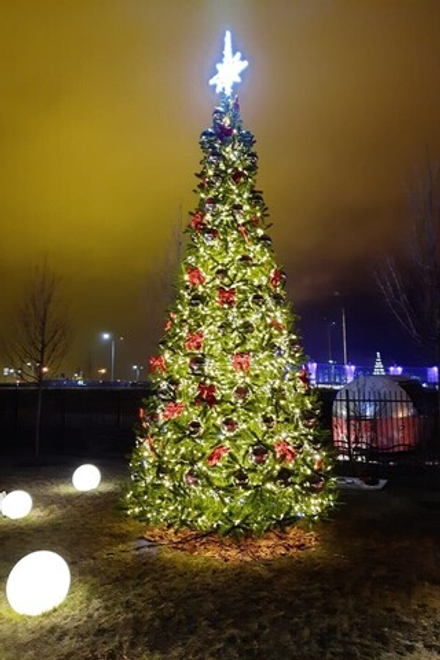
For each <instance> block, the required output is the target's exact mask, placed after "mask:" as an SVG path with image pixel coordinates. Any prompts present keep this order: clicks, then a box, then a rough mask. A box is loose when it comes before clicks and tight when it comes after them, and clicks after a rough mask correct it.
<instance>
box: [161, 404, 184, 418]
mask: <svg viewBox="0 0 440 660" xmlns="http://www.w3.org/2000/svg"><path fill="white" fill-rule="evenodd" d="M184 408H185V404H184V403H174V402H173V401H171V402H170V403H168V404H167V405H166V406H165V408H164V411H163V414H162V417H163V418H164V419H176V417H180V415H181V414H182V413H183V411H184Z"/></svg>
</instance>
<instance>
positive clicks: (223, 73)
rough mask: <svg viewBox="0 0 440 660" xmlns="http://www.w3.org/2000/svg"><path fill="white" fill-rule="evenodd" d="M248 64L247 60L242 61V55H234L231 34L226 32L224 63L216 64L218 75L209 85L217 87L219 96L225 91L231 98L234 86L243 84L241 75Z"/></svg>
mask: <svg viewBox="0 0 440 660" xmlns="http://www.w3.org/2000/svg"><path fill="white" fill-rule="evenodd" d="M248 64H249V62H248V61H247V60H242V59H241V53H235V55H233V54H232V43H231V33H230V32H229V30H226V34H225V47H224V49H223V62H221V63H220V64H216V67H217V73H216V75H215V76H213V77H212V78H211V80H210V81H209V84H210V85H215V86H216V87H215V91H216V92H217V94H218V93H219V92H222V91H224V92H225V94H227V95H228V96H230V95H231V92H232V85H233V84H234V83H238V82H241V78H240V73H241V72H242V71H243V69H245V68H246V67H247V65H248Z"/></svg>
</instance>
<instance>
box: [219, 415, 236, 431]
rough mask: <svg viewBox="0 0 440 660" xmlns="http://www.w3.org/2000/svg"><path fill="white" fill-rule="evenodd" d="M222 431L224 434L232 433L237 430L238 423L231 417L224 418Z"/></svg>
mask: <svg viewBox="0 0 440 660" xmlns="http://www.w3.org/2000/svg"><path fill="white" fill-rule="evenodd" d="M222 429H223V430H224V431H226V433H234V432H235V431H236V430H237V429H238V422H237V421H236V420H235V419H232V417H226V418H225V419H224V420H223V422H222Z"/></svg>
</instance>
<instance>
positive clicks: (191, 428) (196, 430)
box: [188, 419, 203, 437]
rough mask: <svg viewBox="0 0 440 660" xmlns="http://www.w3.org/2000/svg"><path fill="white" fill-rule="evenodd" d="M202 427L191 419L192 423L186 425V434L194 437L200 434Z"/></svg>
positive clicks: (195, 420)
mask: <svg viewBox="0 0 440 660" xmlns="http://www.w3.org/2000/svg"><path fill="white" fill-rule="evenodd" d="M202 430H203V427H202V425H201V423H200V422H199V421H198V420H197V419H193V420H192V422H190V423H189V424H188V432H189V434H190V435H192V436H193V437H196V436H198V435H200V434H201V432H202Z"/></svg>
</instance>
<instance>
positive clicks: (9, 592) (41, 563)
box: [6, 550, 70, 616]
mask: <svg viewBox="0 0 440 660" xmlns="http://www.w3.org/2000/svg"><path fill="white" fill-rule="evenodd" d="M69 587H70V571H69V567H68V566H67V564H66V562H65V561H64V559H63V558H62V557H60V555H58V554H57V553H56V552H51V551H49V550H39V551H38V552H31V554H30V555H26V556H25V557H23V558H22V559H20V561H19V562H17V563H16V564H15V566H14V568H13V569H12V571H11V572H10V573H9V577H8V581H7V582H6V597H7V599H8V602H9V605H10V606H11V607H12V609H13V610H15V611H16V612H18V614H28V615H29V616H37V615H38V614H43V612H48V611H49V610H52V609H53V608H54V607H57V606H58V605H60V603H62V602H63V600H64V599H65V597H66V596H67V593H68V591H69Z"/></svg>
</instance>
